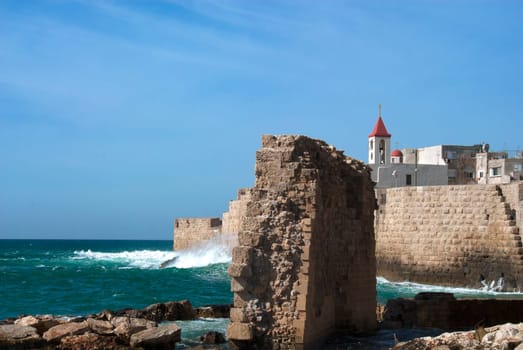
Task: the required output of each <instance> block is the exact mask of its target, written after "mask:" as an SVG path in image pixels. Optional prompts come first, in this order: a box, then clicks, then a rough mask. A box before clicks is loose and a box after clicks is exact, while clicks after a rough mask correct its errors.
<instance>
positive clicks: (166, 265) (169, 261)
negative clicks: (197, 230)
mask: <svg viewBox="0 0 523 350" xmlns="http://www.w3.org/2000/svg"><path fill="white" fill-rule="evenodd" d="M176 259H178V257H177V256H175V257H174V258H172V259H169V260H166V261H164V262H163V263H162V264H161V265H160V268H161V269H164V268H166V267H169V266H171V265H172V264H173V263H174V262H175V261H176Z"/></svg>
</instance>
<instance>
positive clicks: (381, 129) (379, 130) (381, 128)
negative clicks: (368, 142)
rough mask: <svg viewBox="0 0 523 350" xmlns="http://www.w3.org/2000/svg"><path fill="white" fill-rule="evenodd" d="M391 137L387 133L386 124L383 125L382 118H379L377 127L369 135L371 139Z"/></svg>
mask: <svg viewBox="0 0 523 350" xmlns="http://www.w3.org/2000/svg"><path fill="white" fill-rule="evenodd" d="M375 136H378V137H390V136H391V135H390V134H389V132H388V131H387V128H386V127H385V124H384V123H383V119H381V116H380V117H378V121H377V122H376V125H374V129H372V132H371V133H370V134H369V137H375Z"/></svg>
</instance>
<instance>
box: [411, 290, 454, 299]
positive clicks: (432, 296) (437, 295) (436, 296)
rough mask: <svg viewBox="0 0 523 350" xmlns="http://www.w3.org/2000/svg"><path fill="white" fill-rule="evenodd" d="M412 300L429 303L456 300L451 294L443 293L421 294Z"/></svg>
mask: <svg viewBox="0 0 523 350" xmlns="http://www.w3.org/2000/svg"><path fill="white" fill-rule="evenodd" d="M414 300H430V301H443V300H445V301H447V300H456V297H455V296H454V294H452V293H445V292H421V293H418V294H416V296H415V297H414Z"/></svg>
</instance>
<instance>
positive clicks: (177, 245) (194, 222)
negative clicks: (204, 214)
mask: <svg viewBox="0 0 523 350" xmlns="http://www.w3.org/2000/svg"><path fill="white" fill-rule="evenodd" d="M221 227H222V221H221V220H220V219H219V218H178V219H176V220H174V250H182V249H187V248H189V247H192V246H194V245H195V244H200V243H202V242H204V241H208V240H210V239H212V238H214V237H216V236H217V235H219V234H220V232H221Z"/></svg>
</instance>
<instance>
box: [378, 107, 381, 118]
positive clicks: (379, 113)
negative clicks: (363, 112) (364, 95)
mask: <svg viewBox="0 0 523 350" xmlns="http://www.w3.org/2000/svg"><path fill="white" fill-rule="evenodd" d="M378 117H380V118H381V103H380V104H379V105H378Z"/></svg>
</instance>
